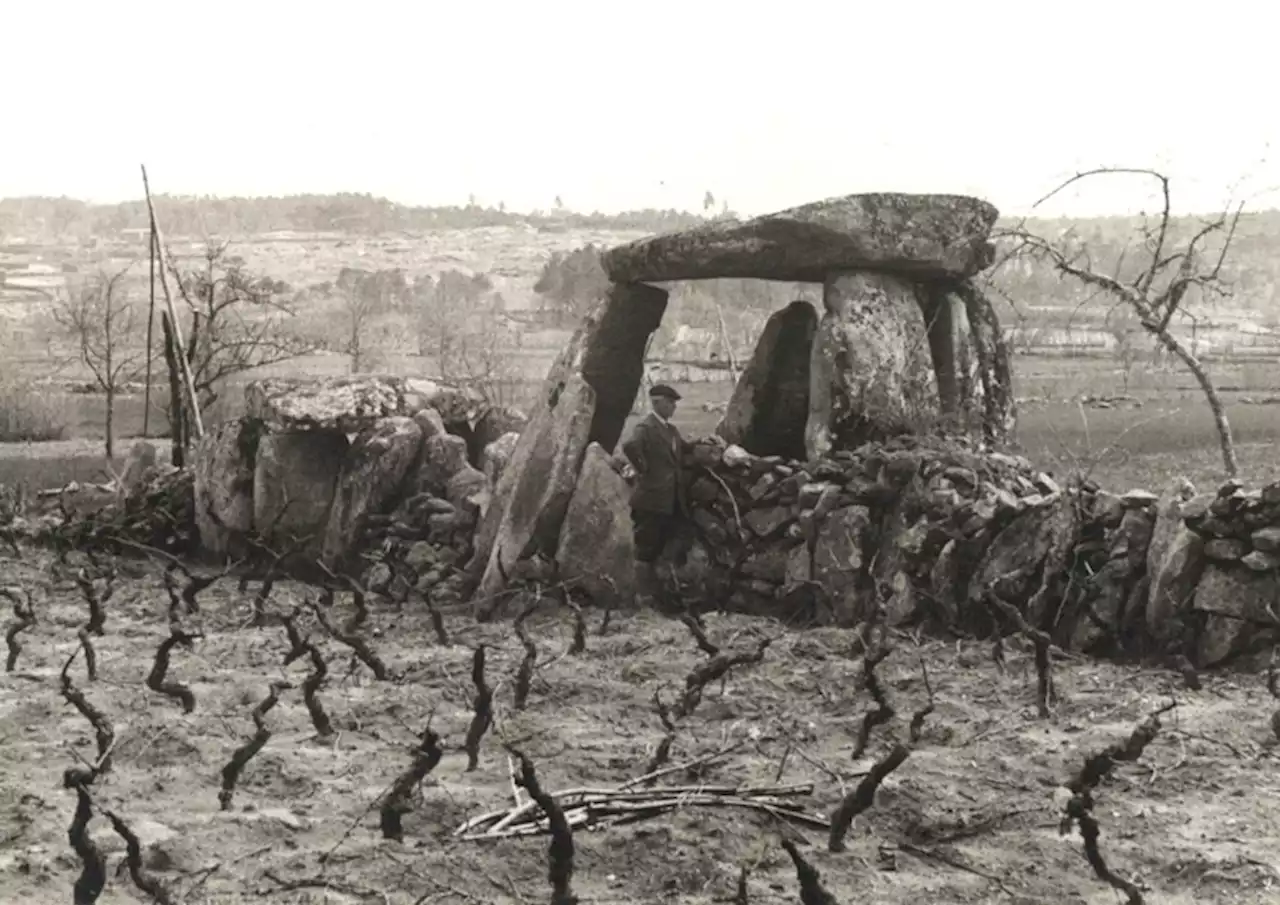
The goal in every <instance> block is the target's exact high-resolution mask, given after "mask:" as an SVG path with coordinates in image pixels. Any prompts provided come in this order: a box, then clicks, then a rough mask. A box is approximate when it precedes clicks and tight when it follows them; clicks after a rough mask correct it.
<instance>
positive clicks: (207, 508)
mask: <svg viewBox="0 0 1280 905" xmlns="http://www.w3.org/2000/svg"><path fill="white" fill-rule="evenodd" d="M259 433H260V432H259V429H258V427H257V425H255V424H254V423H252V422H249V421H244V420H240V419H237V420H234V421H224V422H222V423H221V424H217V425H214V426H213V427H212V428H210V429H209V431H208V432H207V433H206V434H205V435H204V436H203V437H202V438H201V439H200V440H199V441H197V443H196V445H195V449H194V450H193V452H192V455H191V471H192V474H193V476H194V479H195V480H194V485H195V516H196V529H197V531H199V534H200V546H201V548H202V549H203V550H204V551H205V552H207V553H211V554H213V555H215V556H222V555H225V554H227V553H232V554H233V555H235V553H236V552H238V549H237V548H238V547H239V546H240V543H241V541H242V540H243V538H244V537H245V536H246V535H248V534H249V532H250V531H251V530H252V529H253V471H254V460H255V459H256V457H257V454H258V439H259Z"/></svg>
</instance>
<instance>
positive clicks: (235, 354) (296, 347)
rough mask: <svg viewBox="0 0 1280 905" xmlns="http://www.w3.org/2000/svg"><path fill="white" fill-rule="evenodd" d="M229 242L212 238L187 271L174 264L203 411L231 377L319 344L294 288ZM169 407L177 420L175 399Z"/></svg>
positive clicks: (189, 360) (189, 356)
mask: <svg viewBox="0 0 1280 905" xmlns="http://www.w3.org/2000/svg"><path fill="white" fill-rule="evenodd" d="M228 247H229V243H226V242H221V243H219V242H209V243H208V244H206V246H205V249H204V253H203V258H204V260H203V262H202V264H201V265H200V266H198V267H194V268H189V269H188V270H186V271H185V272H179V271H178V269H177V266H176V265H174V264H171V265H170V266H171V270H172V272H173V274H174V276H175V277H176V281H177V284H178V292H179V296H180V298H181V299H182V300H183V301H184V302H185V303H186V308H187V311H188V312H189V313H190V316H191V325H190V329H189V330H188V334H187V348H186V354H187V363H188V366H189V367H190V369H191V376H192V383H193V384H194V386H195V392H196V396H197V398H198V399H199V402H200V407H201V409H202V410H203V409H207V408H209V407H210V406H212V405H213V404H214V403H215V402H217V401H218V399H219V398H220V394H221V392H222V389H223V388H224V386H225V385H226V383H227V381H228V380H230V379H231V378H234V377H237V376H239V375H241V374H244V373H247V372H249V371H252V370H254V369H256V368H261V367H266V366H268V365H273V364H279V363H280V362H284V361H289V360H291V359H294V358H297V357H299V356H302V355H309V354H311V353H312V352H315V351H316V350H317V349H319V348H320V343H318V342H316V341H314V340H312V339H308V338H307V337H305V336H303V335H302V333H301V332H300V331H299V330H297V329H296V326H297V321H296V315H297V312H296V311H295V310H294V308H293V306H292V305H291V304H290V303H289V302H288V301H286V297H287V294H288V292H289V287H288V286H287V285H285V284H284V283H282V282H280V281H279V280H273V279H271V278H270V277H265V276H256V275H254V274H253V273H252V272H251V271H249V269H248V267H247V266H246V264H245V261H244V259H243V258H240V257H238V256H235V255H231V254H228V251H227V250H228ZM168 258H169V260H170V261H172V260H173V258H172V255H169V256H168ZM169 408H170V412H169V414H170V424H173V421H174V420H175V419H174V417H173V404H172V401H170V405H169ZM173 429H174V430H175V431H178V430H183V427H182V426H181V425H174V428H173ZM184 436H185V432H184ZM183 445H184V446H185V443H184V444H183ZM175 464H178V463H175Z"/></svg>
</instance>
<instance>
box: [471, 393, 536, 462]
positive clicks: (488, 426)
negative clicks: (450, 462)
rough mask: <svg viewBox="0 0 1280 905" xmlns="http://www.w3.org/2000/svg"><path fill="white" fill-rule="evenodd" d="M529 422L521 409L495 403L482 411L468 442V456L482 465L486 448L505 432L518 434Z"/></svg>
mask: <svg viewBox="0 0 1280 905" xmlns="http://www.w3.org/2000/svg"><path fill="white" fill-rule="evenodd" d="M528 423H529V417H528V416H527V415H526V414H525V413H524V412H522V411H520V410H519V409H514V408H511V407H509V406H505V405H494V406H490V407H489V408H487V409H485V410H484V411H483V412H481V413H480V418H479V420H477V421H476V426H475V429H474V430H473V431H472V432H471V437H470V438H469V441H468V443H467V457H468V458H469V459H470V461H471V464H472V465H475V466H476V467H480V464H481V461H482V459H483V458H484V451H485V448H486V447H487V446H488V445H489V444H490V443H493V442H495V441H497V440H498V439H499V438H500V437H502V436H503V435H504V434H512V433H515V434H518V433H520V431H522V430H524V428H525V425H526V424H528Z"/></svg>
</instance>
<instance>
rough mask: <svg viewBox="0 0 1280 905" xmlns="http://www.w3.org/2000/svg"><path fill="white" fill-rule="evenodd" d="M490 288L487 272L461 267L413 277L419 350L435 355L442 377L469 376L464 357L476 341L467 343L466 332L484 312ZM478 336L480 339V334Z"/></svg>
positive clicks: (473, 348) (425, 355) (471, 351)
mask: <svg viewBox="0 0 1280 905" xmlns="http://www.w3.org/2000/svg"><path fill="white" fill-rule="evenodd" d="M492 289H493V283H492V281H491V280H490V279H489V277H488V276H487V275H485V274H483V273H478V274H474V275H472V274H466V273H463V272H462V271H460V270H446V271H444V272H443V273H442V274H440V276H439V278H437V279H432V278H431V277H419V278H418V279H417V280H415V281H414V285H413V293H414V302H415V304H416V305H417V318H418V352H419V354H421V355H422V356H424V357H429V358H434V359H435V361H436V370H437V372H438V374H439V375H440V378H441V379H442V380H445V381H451V380H457V379H459V378H462V377H466V376H469V375H468V373H467V372H468V368H467V362H466V358H467V355H468V354H474V350H475V348H476V342H474V341H473V342H470V343H468V334H469V333H470V332H473V327H474V323H475V321H476V319H477V317H478V316H482V315H483V313H484V305H483V302H484V300H485V296H486V295H488V294H489V292H491V291H492ZM479 339H480V340H481V341H482V340H483V336H481V337H479Z"/></svg>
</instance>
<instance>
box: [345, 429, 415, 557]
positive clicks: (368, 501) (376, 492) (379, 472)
mask: <svg viewBox="0 0 1280 905" xmlns="http://www.w3.org/2000/svg"><path fill="white" fill-rule="evenodd" d="M421 448H422V429H421V428H420V427H418V425H417V423H416V422H415V421H414V420H413V419H412V418H408V417H405V416H403V415H395V416H392V417H390V418H384V419H382V420H381V421H379V422H377V423H376V424H374V425H373V426H371V427H369V428H366V429H365V430H363V431H361V432H360V434H359V435H358V436H357V437H356V438H355V441H354V442H353V443H352V444H351V448H350V450H349V451H348V452H347V456H346V459H345V461H344V462H343V466H342V471H341V472H340V473H339V475H338V479H337V482H336V484H335V486H334V494H333V504H332V505H331V506H330V507H329V520H328V525H327V527H326V528H325V534H324V546H323V548H322V552H321V559H322V560H323V561H324V563H325V565H328V566H331V567H332V566H334V565H336V564H338V563H339V562H341V561H342V560H343V559H345V558H346V557H347V556H348V555H349V554H351V553H352V552H354V551H355V549H356V547H357V546H358V545H359V543H360V541H361V539H362V537H363V535H364V530H365V526H366V521H367V519H368V517H369V516H370V515H378V514H382V513H383V512H384V511H385V510H386V509H387V508H388V506H387V504H388V503H390V502H391V501H392V499H393V498H394V497H395V496H396V494H397V492H398V491H399V490H400V489H401V487H402V486H403V485H404V480H405V475H406V474H407V473H408V471H409V467H410V466H411V465H412V464H413V463H414V462H415V461H416V460H417V459H418V455H419V453H420V452H421Z"/></svg>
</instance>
